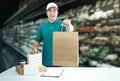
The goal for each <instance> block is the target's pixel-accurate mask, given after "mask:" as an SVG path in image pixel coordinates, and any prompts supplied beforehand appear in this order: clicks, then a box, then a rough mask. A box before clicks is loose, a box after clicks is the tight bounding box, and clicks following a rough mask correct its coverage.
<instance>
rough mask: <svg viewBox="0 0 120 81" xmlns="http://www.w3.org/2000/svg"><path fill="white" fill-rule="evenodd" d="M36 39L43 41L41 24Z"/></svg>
mask: <svg viewBox="0 0 120 81" xmlns="http://www.w3.org/2000/svg"><path fill="white" fill-rule="evenodd" d="M35 40H36V41H37V42H41V41H42V40H43V36H42V32H41V26H39V28H38V32H37V35H36V38H35Z"/></svg>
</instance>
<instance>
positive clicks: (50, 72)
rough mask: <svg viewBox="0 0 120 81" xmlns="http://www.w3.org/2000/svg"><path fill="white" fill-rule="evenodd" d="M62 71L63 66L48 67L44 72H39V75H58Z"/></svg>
mask: <svg viewBox="0 0 120 81" xmlns="http://www.w3.org/2000/svg"><path fill="white" fill-rule="evenodd" d="M63 72H64V69H63V68H48V69H47V71H46V72H44V73H43V74H41V77H58V78H59V77H60V76H61V75H62V73H63Z"/></svg>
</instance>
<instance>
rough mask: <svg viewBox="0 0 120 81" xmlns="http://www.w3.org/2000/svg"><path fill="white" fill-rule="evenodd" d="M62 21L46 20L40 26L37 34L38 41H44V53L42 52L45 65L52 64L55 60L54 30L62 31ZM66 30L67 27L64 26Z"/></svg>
mask: <svg viewBox="0 0 120 81" xmlns="http://www.w3.org/2000/svg"><path fill="white" fill-rule="evenodd" d="M61 24H62V21H60V20H58V19H56V20H55V21H54V22H52V23H51V22H49V21H46V22H44V23H42V24H41V25H40V26H39V28H38V33H37V36H36V41H38V42H42V41H43V53H42V63H43V65H45V66H52V65H53V62H52V59H53V55H52V54H53V32H55V31H56V32H60V31H61V27H62V26H61ZM63 31H66V28H65V27H64V28H63Z"/></svg>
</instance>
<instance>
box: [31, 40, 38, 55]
mask: <svg viewBox="0 0 120 81" xmlns="http://www.w3.org/2000/svg"><path fill="white" fill-rule="evenodd" d="M39 45H40V44H39V42H37V41H35V42H34V45H33V49H32V51H31V52H30V54H37V53H39V50H38V47H39Z"/></svg>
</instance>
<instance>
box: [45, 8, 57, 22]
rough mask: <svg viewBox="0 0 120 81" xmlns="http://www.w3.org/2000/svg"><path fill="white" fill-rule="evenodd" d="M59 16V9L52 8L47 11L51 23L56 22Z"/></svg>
mask: <svg viewBox="0 0 120 81" xmlns="http://www.w3.org/2000/svg"><path fill="white" fill-rule="evenodd" d="M57 15H58V9H57V8H55V7H51V8H49V9H48V10H47V16H48V19H49V20H50V21H54V20H56V18H57Z"/></svg>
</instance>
